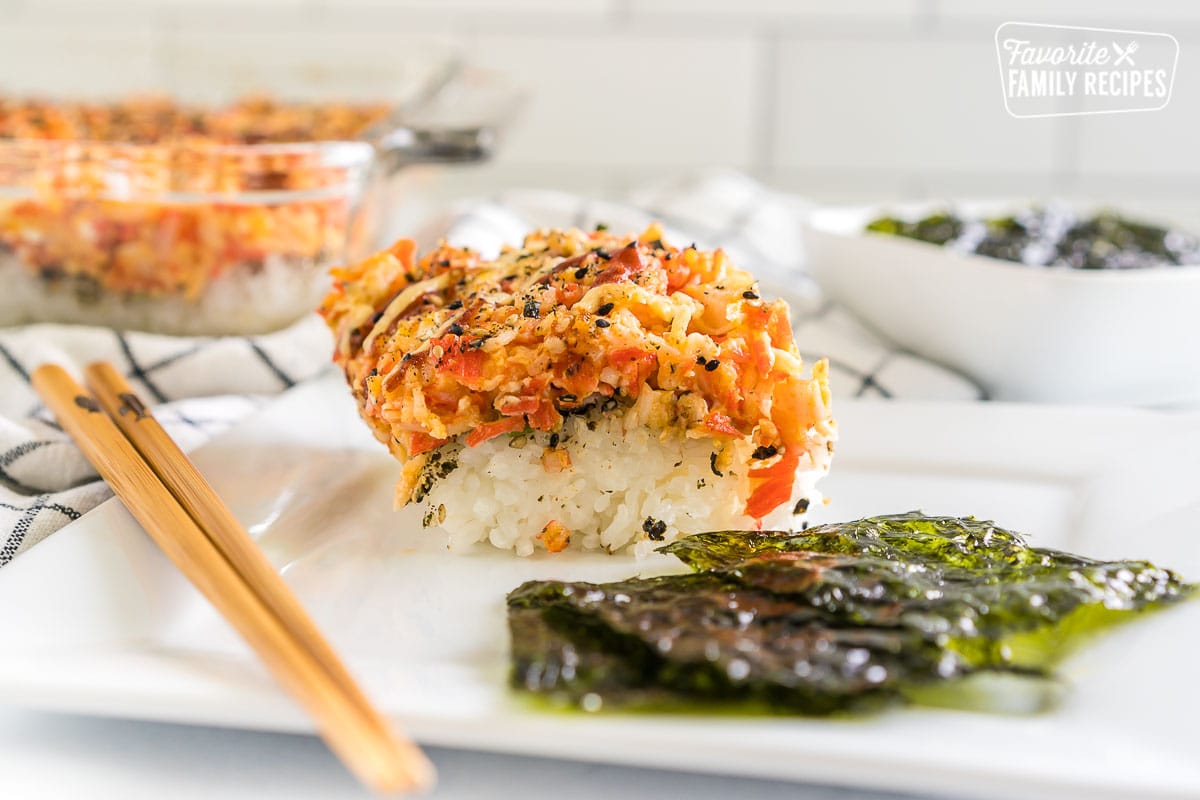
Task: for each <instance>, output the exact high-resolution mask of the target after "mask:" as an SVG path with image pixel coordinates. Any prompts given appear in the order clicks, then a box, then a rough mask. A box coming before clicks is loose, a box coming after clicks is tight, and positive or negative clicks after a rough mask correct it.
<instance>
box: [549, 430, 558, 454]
mask: <svg viewBox="0 0 1200 800" xmlns="http://www.w3.org/2000/svg"><path fill="white" fill-rule="evenodd" d="M555 447H558V434H557V433H552V434H550V449H551V450H553V449H554V448H555Z"/></svg>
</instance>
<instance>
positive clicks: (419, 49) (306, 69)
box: [164, 31, 459, 100]
mask: <svg viewBox="0 0 1200 800" xmlns="http://www.w3.org/2000/svg"><path fill="white" fill-rule="evenodd" d="M458 49H459V48H458V47H457V45H456V43H455V42H453V41H452V40H448V39H445V38H437V37H424V36H416V37H411V36H405V35H403V34H393V33H377V34H370V35H367V34H347V33H331V32H328V31H326V32H306V33H294V32H277V33H212V32H207V31H206V32H200V33H198V32H192V31H182V32H179V33H176V34H173V35H171V36H169V37H168V41H167V47H166V48H165V55H164V66H165V72H166V81H167V85H168V86H170V88H171V89H172V90H173V91H175V92H177V93H180V94H182V95H185V96H190V97H195V98H200V99H210V100H221V99H227V98H229V97H230V96H232V95H239V94H244V93H246V92H254V91H266V90H270V91H272V92H276V93H279V94H283V95H285V96H297V97H330V98H346V97H349V98H359V99H366V100H377V99H380V98H384V99H391V98H395V99H401V98H402V96H404V95H405V94H406V93H407V92H409V91H411V90H412V89H413V87H414V86H416V85H417V84H418V83H420V82H421V81H422V80H425V79H426V78H427V76H429V75H430V74H431V73H432V72H433V71H434V69H435V67H436V64H437V63H438V60H439V59H442V58H445V57H446V56H447V55H449V54H451V53H454V52H457V51H458Z"/></svg>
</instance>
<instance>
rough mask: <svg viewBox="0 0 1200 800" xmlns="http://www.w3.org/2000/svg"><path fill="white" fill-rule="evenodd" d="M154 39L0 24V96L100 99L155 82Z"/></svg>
mask: <svg viewBox="0 0 1200 800" xmlns="http://www.w3.org/2000/svg"><path fill="white" fill-rule="evenodd" d="M157 75H158V70H157V63H156V61H155V51H154V39H153V37H152V36H151V35H150V32H149V31H148V30H145V29H137V28H131V29H129V30H115V29H109V28H101V29H88V28H69V27H68V28H65V29H64V28H63V27H62V26H59V25H38V24H24V23H20V22H15V23H14V22H7V23H5V24H4V25H0V91H3V92H8V93H13V94H18V95H37V94H47V95H51V96H60V97H77V96H84V97H106V96H112V95H114V94H122V93H125V92H128V91H130V90H138V89H140V90H143V91H145V90H146V89H149V88H152V87H154V86H155V85H156V82H157Z"/></svg>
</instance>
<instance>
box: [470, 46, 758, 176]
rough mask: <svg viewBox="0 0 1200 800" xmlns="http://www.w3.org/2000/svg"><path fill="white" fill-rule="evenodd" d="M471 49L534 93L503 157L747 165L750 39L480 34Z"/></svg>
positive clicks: (754, 52)
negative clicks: (546, 37)
mask: <svg viewBox="0 0 1200 800" xmlns="http://www.w3.org/2000/svg"><path fill="white" fill-rule="evenodd" d="M468 55H469V56H470V57H471V58H472V59H473V60H475V61H476V62H478V63H480V64H481V65H483V66H487V67H493V68H495V69H497V70H501V71H503V72H506V73H507V74H509V75H511V76H512V77H513V78H514V79H516V80H517V81H519V82H522V83H524V84H525V85H526V86H528V87H530V89H533V90H535V91H533V92H531V94H530V97H529V101H528V103H527V105H526V107H525V108H524V110H523V113H522V114H521V117H520V119H519V121H518V122H517V124H516V125H515V127H514V130H513V131H512V133H511V135H510V137H509V140H508V142H507V146H506V148H505V151H504V155H503V156H502V158H503V159H505V160H507V161H510V162H513V163H525V164H573V163H588V164H600V165H617V164H645V163H650V164H659V165H671V166H691V165H699V164H705V163H709V164H714V163H715V164H722V163H724V164H733V165H746V164H749V163H750V162H751V161H752V160H753V158H754V156H755V153H754V143H755V135H754V130H755V126H756V112H757V111H758V109H757V108H756V106H755V87H756V86H757V85H758V83H759V81H760V80H762V69H761V66H762V64H761V60H760V59H759V57H758V49H757V43H756V42H755V41H753V40H752V39H749V38H731V37H727V38H719V39H718V38H701V39H682V38H665V37H656V36H645V35H641V34H636V33H625V34H621V35H614V36H609V35H588V34H583V35H578V36H574V35H572V36H565V35H564V36H558V37H553V38H550V39H543V38H540V37H537V36H534V35H529V36H490V35H484V36H480V37H478V38H477V39H476V40H475V42H474V44H473V46H472V48H471V50H470V52H469V53H468Z"/></svg>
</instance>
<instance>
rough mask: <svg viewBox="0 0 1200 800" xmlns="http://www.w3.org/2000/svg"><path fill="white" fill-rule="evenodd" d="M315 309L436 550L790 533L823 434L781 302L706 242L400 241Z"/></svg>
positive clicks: (399, 492)
mask: <svg viewBox="0 0 1200 800" xmlns="http://www.w3.org/2000/svg"><path fill="white" fill-rule="evenodd" d="M334 279H335V286H334V289H333V291H332V292H331V293H330V294H329V295H328V296H327V297H326V298H325V301H324V303H323V304H322V307H321V313H322V315H323V316H324V318H325V319H326V321H327V322H328V324H329V326H330V327H331V328H332V330H333V333H334V335H335V338H336V351H335V355H334V358H335V360H336V362H337V363H338V364H339V365H340V366H341V367H342V368H343V370H344V371H345V375H346V380H347V382H348V384H349V385H350V388H351V391H352V392H353V395H354V397H355V399H356V401H357V403H358V407H359V411H360V413H361V415H362V417H363V419H365V420H366V421H367V423H368V424H369V425H370V427H371V429H372V431H373V432H374V434H375V436H376V437H377V438H378V439H379V440H380V441H381V442H383V443H384V444H386V445H387V447H388V448H389V450H390V451H391V452H392V453H393V454H394V455H395V457H396V458H397V459H398V460H399V461H400V462H401V464H402V465H403V468H402V473H401V477H400V480H399V482H398V485H397V487H396V503H397V504H398V505H405V504H410V503H412V504H417V505H419V506H420V507H421V509H422V513H423V522H424V524H425V525H426V527H430V528H440V529H442V530H443V531H445V533H446V534H448V542H449V545H450V547H451V548H452V549H453V548H456V547H461V546H466V545H468V544H470V543H473V542H479V541H485V540H486V541H489V542H491V544H493V545H495V546H496V547H499V548H504V549H511V550H514V551H515V552H516V553H518V554H520V555H530V554H532V553H533V552H534V551H535V550H538V549H544V550H548V551H551V552H559V551H561V550H563V549H565V548H567V547H568V546H575V547H583V548H587V549H600V548H603V549H605V550H607V551H609V552H616V551H618V550H621V549H623V548H630V549H632V550H633V551H634V552H635V553H637V554H644V553H647V552H649V551H651V550H652V549H654V548H656V547H660V546H662V545H663V544H664V543H666V542H669V541H672V540H674V539H676V538H677V537H679V536H681V535H687V534H692V533H698V532H701V531H707V530H713V529H718V528H724V529H754V528H762V527H763V526H764V525H766V526H774V527H792V526H793V525H792V523H793V520H792V517H793V515H799V514H803V512H804V511H805V509H807V508H808V506H809V504H810V503H813V502H817V501H818V500H819V499H820V498H819V495H818V494H817V492H816V490H815V488H814V485H815V483H816V482H817V480H818V479H819V478H820V477H821V476H822V475H823V474H824V473H825V472H826V471H827V470H828V469H829V463H830V459H831V457H832V454H833V449H834V442H835V439H836V437H837V427H836V424H835V422H834V420H833V417H832V415H831V410H830V395H829V385H828V370H827V364H826V362H824V361H818V362H816V363H815V364H813V365H812V366H811V369H806V367H805V364H804V363H803V361H802V360H801V358H800V355H799V352H798V350H797V348H796V344H795V342H794V340H793V338H792V330H791V323H790V320H789V317H788V309H787V306H786V305H785V304H784V303H782V302H780V301H774V302H772V301H768V300H766V299H764V298H763V297H761V296H760V294H759V289H758V286H757V284H756V282H755V280H754V277H753V276H752V275H750V274H749V273H748V272H746V271H744V270H742V269H739V268H738V267H737V266H735V265H734V264H733V263H731V262H730V260H729V258H728V257H727V256H726V255H725V254H724V253H723V252H722V251H720V250H717V251H714V252H705V251H702V250H698V249H697V248H696V247H695V246H691V247H685V248H682V249H681V248H677V247H674V246H672V245H670V244H668V243H666V242H664V241H663V238H662V232H661V230H660V229H659V228H658V227H656V226H655V227H650V228H649V229H647V230H646V231H645V232H643V233H642V234H641V235H639V236H618V235H615V234H613V233H610V232H608V231H606V230H596V231H593V232H583V231H579V230H543V231H537V232H535V233H532V234H530V235H529V236H527V237H526V239H525V241H524V243H523V244H522V245H521V246H520V247H512V248H507V249H505V250H503V251H502V252H501V253H500V255H499V257H497V258H496V259H495V260H488V259H486V258H484V257H483V256H481V255H480V254H479V253H477V252H474V251H472V250H469V249H463V248H455V247H450V246H449V245H445V244H443V245H441V246H440V247H438V248H436V249H434V250H433V251H432V252H429V253H426V254H424V255H423V256H420V257H418V254H417V253H416V251H415V245H414V243H413V242H412V241H410V240H402V241H400V242H398V243H397V244H396V245H394V246H393V247H392V248H391V249H389V250H387V251H385V252H382V253H379V254H377V255H375V256H373V257H371V258H368V259H366V260H364V261H362V262H360V263H357V264H353V265H350V266H347V267H345V268H342V269H338V270H335V271H334Z"/></svg>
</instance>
